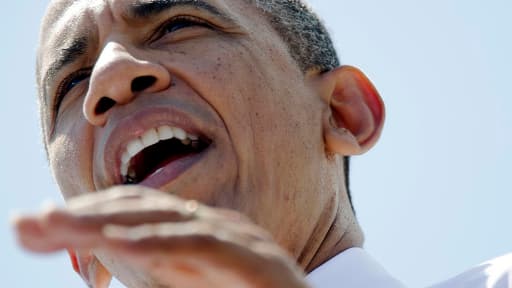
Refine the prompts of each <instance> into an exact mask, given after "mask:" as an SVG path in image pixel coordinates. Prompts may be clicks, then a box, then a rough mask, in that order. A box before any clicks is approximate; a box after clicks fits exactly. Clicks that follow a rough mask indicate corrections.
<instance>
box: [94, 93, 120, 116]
mask: <svg viewBox="0 0 512 288" xmlns="http://www.w3.org/2000/svg"><path fill="white" fill-rule="evenodd" d="M114 105H116V101H114V100H113V99H111V98H108V97H102V98H101V99H100V101H99V102H98V105H96V109H95V110H94V113H96V115H101V114H103V113H105V112H107V111H108V110H110V108H112V107H114Z"/></svg>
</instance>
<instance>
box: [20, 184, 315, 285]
mask: <svg viewBox="0 0 512 288" xmlns="http://www.w3.org/2000/svg"><path fill="white" fill-rule="evenodd" d="M68 204H69V205H68V207H67V208H66V209H57V208H54V209H50V210H48V211H45V212H43V213H41V214H39V215H35V216H22V217H18V219H17V220H16V221H15V229H16V232H17V234H18V239H19V241H20V243H21V245H22V246H23V247H25V248H26V249H28V250H31V251H33V252H39V253H48V252H54V251H59V250H64V249H69V250H71V251H76V252H73V253H72V255H76V256H77V259H78V261H77V265H76V269H77V270H79V272H80V274H81V275H82V277H83V278H84V279H85V281H86V282H87V283H88V284H89V286H90V287H96V288H106V287H108V285H109V283H110V279H111V277H112V276H111V275H112V274H113V275H114V276H116V277H117V278H118V279H119V280H120V281H121V282H123V283H124V284H125V285H128V287H134V288H135V287H136V288H142V287H223V288H224V287H248V288H249V287H250V288H253V287H254V288H256V287H258V288H259V287H266V288H267V287H301V288H302V287H308V286H307V284H306V282H305V281H304V276H303V273H302V271H301V270H300V268H298V266H297V265H296V263H295V261H294V260H293V259H291V258H290V257H289V256H288V255H287V254H286V252H284V251H283V250H282V249H281V248H280V247H279V246H278V245H277V244H276V243H274V242H273V241H272V239H271V236H270V235H269V234H268V233H267V232H265V231H264V230H263V229H261V228H259V227H258V226H256V225H254V224H252V223H251V222H250V221H249V220H248V219H246V218H245V217H244V216H242V215H240V214H238V213H236V212H234V211H229V210H224V209H217V208H210V207H206V206H203V205H201V204H199V203H197V202H195V201H185V200H182V199H179V198H177V197H174V196H170V195H168V194H165V193H162V192H157V191H154V190H151V189H148V188H144V187H136V186H119V187H115V188H112V189H109V190H107V191H105V192H97V193H91V194H89V195H85V196H81V197H79V198H76V199H73V200H71V201H69V203H68ZM98 259H99V260H101V261H99V260H98Z"/></svg>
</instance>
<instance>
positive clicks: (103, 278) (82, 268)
mask: <svg viewBox="0 0 512 288" xmlns="http://www.w3.org/2000/svg"><path fill="white" fill-rule="evenodd" d="M68 254H69V258H70V259H71V263H72V265H73V270H75V272H76V273H78V275H80V277H82V279H83V280H84V281H85V283H87V284H88V285H89V286H90V287H94V288H108V287H109V286H110V281H111V280H112V275H111V274H110V272H109V271H108V270H107V269H106V268H105V266H103V264H101V262H100V261H99V260H98V259H97V258H96V256H94V255H93V254H92V253H91V252H88V253H84V252H77V251H75V250H71V249H68Z"/></svg>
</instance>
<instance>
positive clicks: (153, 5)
mask: <svg viewBox="0 0 512 288" xmlns="http://www.w3.org/2000/svg"><path fill="white" fill-rule="evenodd" d="M248 2H249V1H243V0H54V1H52V2H51V3H50V5H49V6H48V9H47V12H46V15H45V18H44V19H43V23H42V26H41V33H40V35H41V36H40V41H39V49H38V65H37V66H38V67H37V81H38V84H39V86H40V88H42V89H45V88H47V87H44V84H45V83H44V80H45V78H46V77H47V76H48V75H47V74H48V73H49V74H51V73H52V71H51V65H50V63H51V62H55V60H56V59H59V58H62V59H66V58H70V57H63V56H64V55H63V54H73V53H76V52H77V51H79V50H83V49H85V47H84V46H86V45H87V44H93V43H94V42H98V41H99V40H98V39H91V38H95V37H96V38H97V37H100V35H98V34H101V31H98V26H99V25H98V22H100V21H101V20H100V19H105V18H111V19H112V21H115V23H122V22H123V21H125V20H127V19H136V18H137V17H135V16H133V17H131V15H134V14H133V12H134V11H135V13H138V14H135V15H139V16H141V15H142V16H143V15H144V13H147V12H148V11H151V10H158V9H162V7H171V6H172V7H175V6H176V7H178V6H187V5H188V6H190V7H198V8H208V9H206V10H210V11H212V12H215V11H217V12H219V15H224V16H228V17H229V18H232V19H236V20H241V21H240V22H247V21H249V20H248V19H246V18H248V17H246V16H247V15H250V18H253V19H254V18H255V16H254V15H251V14H259V13H251V14H247V13H245V14H246V15H245V16H242V15H241V13H236V12H237V11H246V10H247V9H240V7H242V6H244V7H245V6H247V5H248ZM237 7H238V9H237ZM141 8H144V9H141ZM251 8H252V7H251ZM256 18H258V20H260V21H261V19H263V17H256ZM237 22H238V21H237ZM103 26H105V25H103ZM248 26H250V25H248ZM92 35H94V36H92ZM51 64H56V63H51ZM57 64H59V63H57ZM60 64H61V65H56V66H63V65H65V64H67V63H60ZM49 68H50V69H49ZM45 74H46V75H45ZM46 84H48V83H46Z"/></svg>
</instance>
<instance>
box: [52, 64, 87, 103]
mask: <svg viewBox="0 0 512 288" xmlns="http://www.w3.org/2000/svg"><path fill="white" fill-rule="evenodd" d="M90 75H91V68H85V69H80V70H78V71H75V72H73V73H71V74H70V75H69V76H68V77H66V78H65V79H64V80H63V81H62V83H61V84H60V85H59V88H58V89H57V94H56V99H55V111H59V108H60V105H61V103H62V100H63V99H64V97H65V96H66V95H67V94H68V93H69V92H70V91H71V90H72V89H73V88H74V87H75V86H77V85H78V84H80V82H82V81H84V80H85V79H87V78H88V77H89V76H90Z"/></svg>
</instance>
